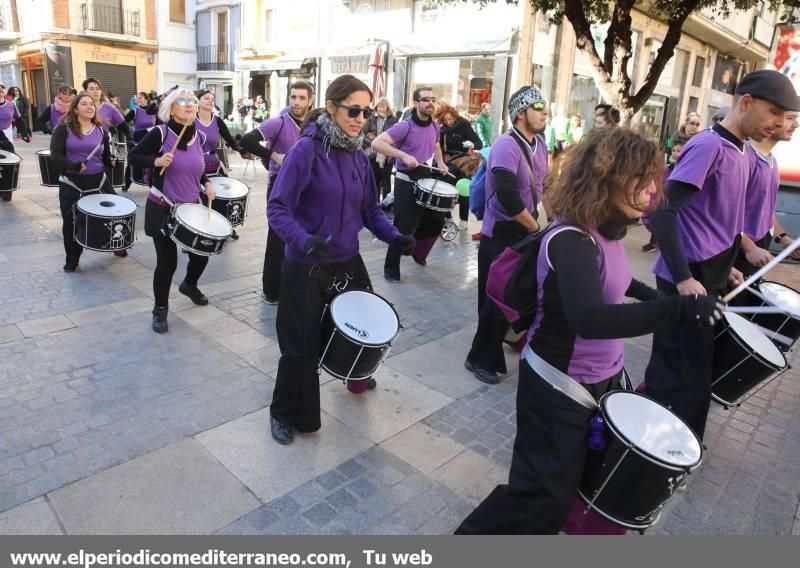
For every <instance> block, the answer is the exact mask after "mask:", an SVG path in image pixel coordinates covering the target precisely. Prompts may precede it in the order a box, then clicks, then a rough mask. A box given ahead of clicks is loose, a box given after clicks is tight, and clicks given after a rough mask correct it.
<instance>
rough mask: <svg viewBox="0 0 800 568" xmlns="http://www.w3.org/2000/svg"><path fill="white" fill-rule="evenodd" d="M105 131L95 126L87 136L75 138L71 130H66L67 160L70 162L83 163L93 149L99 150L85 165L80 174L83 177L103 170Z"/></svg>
mask: <svg viewBox="0 0 800 568" xmlns="http://www.w3.org/2000/svg"><path fill="white" fill-rule="evenodd" d="M105 135H106V133H105V131H104V130H103V129H102V128H100V127H97V126H95V127H94V128H92V130H91V131H90V132H89V133H88V134H84V135H83V136H82V137H80V138H79V137H77V136H76V135H75V133H74V132H73V131H72V129H71V128H67V142H66V150H67V152H66V153H67V160H69V161H70V162H83V161H85V160H86V157H87V156H88V155H89V154H91V153H92V152H93V151H94V150H95V148H98V146H99V149H98V150H97V151H96V152H95V153H94V155H93V156H92V158H91V159H90V160H89V161H88V162H87V163H86V169H85V170H83V172H81V173H82V174H83V175H90V174H99V173H101V172H103V171H104V170H105V165H104V164H103V139H104V137H105Z"/></svg>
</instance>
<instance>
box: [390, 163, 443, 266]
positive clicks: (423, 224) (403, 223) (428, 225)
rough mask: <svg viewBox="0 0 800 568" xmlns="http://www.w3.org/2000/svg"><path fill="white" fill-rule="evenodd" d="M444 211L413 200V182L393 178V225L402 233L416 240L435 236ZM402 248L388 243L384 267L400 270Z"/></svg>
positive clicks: (439, 227) (440, 227) (441, 222)
mask: <svg viewBox="0 0 800 568" xmlns="http://www.w3.org/2000/svg"><path fill="white" fill-rule="evenodd" d="M444 215H445V214H444V213H440V212H438V211H433V210H431V209H426V208H425V207H423V206H422V205H418V204H417V202H416V201H415V200H414V182H410V181H406V180H402V179H397V178H395V180H394V226H395V227H397V230H398V231H400V233H402V234H403V235H413V236H414V238H415V239H417V240H425V239H431V238H436V237H438V236H439V233H441V230H442V227H443V226H444ZM401 256H402V250H401V248H400V246H398V245H389V249H388V250H387V251H386V260H385V261H384V264H383V265H384V268H388V269H390V270H394V271H396V272H398V273H399V272H400V257H401Z"/></svg>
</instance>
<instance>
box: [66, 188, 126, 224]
mask: <svg viewBox="0 0 800 568" xmlns="http://www.w3.org/2000/svg"><path fill="white" fill-rule="evenodd" d="M95 195H111V194H108V193H90V194H89V195H81V197H80V198H79V199H78V201H76V202H75V208H76V209H78V210H79V211H81V213H85V214H86V215H90V216H91V217H94V218H96V219H126V218H128V217H131V216H133V217H135V216H136V213H137V211H139V205H138V204H137V203H136V202H135V201H134V200H133V199H130V198H129V197H125V196H124V195H113V196H112V197H116V198H118V199H125V200H127V201H130V202H131V203H133V212H132V213H126V214H124V215H100V214H95V213H92V212H91V211H87V210H86V209H83V208H81V207H80V203H81V199H84V198H86V197H94V196H95Z"/></svg>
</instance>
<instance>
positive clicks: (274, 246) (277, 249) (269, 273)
mask: <svg viewBox="0 0 800 568" xmlns="http://www.w3.org/2000/svg"><path fill="white" fill-rule="evenodd" d="M277 177H278V176H277V175H274V174H270V176H269V187H267V201H269V196H270V195H271V194H272V187H273V185H275V180H276V179H277ZM267 231H268V232H267V250H266V251H265V252H264V268H263V270H262V272H261V287H262V289H263V291H264V294H265V295H266V296H267V298H268V299H270V300H277V299H278V297H279V296H280V292H281V265H282V264H283V255H284V250H283V249H284V247H285V244H284V242H283V239H281V238H280V236H278V233H276V232H275V230H274V229H273V228H272V227H271V226H269V219H267Z"/></svg>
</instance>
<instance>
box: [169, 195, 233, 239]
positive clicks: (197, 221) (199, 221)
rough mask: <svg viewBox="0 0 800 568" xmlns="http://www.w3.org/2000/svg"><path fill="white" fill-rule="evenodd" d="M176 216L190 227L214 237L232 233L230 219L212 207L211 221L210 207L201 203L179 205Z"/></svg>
mask: <svg viewBox="0 0 800 568" xmlns="http://www.w3.org/2000/svg"><path fill="white" fill-rule="evenodd" d="M175 217H176V218H177V219H178V220H179V221H180V222H182V223H183V224H185V225H187V226H188V227H190V228H192V229H195V230H197V231H200V232H202V233H205V234H206V235H211V236H212V237H220V238H222V237H229V236H230V235H231V224H230V223H228V220H227V219H226V218H225V217H223V216H222V215H220V214H219V213H217V212H216V211H214V210H213V209H212V210H211V220H210V221H209V218H208V207H206V206H205V205H200V204H199V203H183V204H181V205H178V208H177V209H176V210H175Z"/></svg>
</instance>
